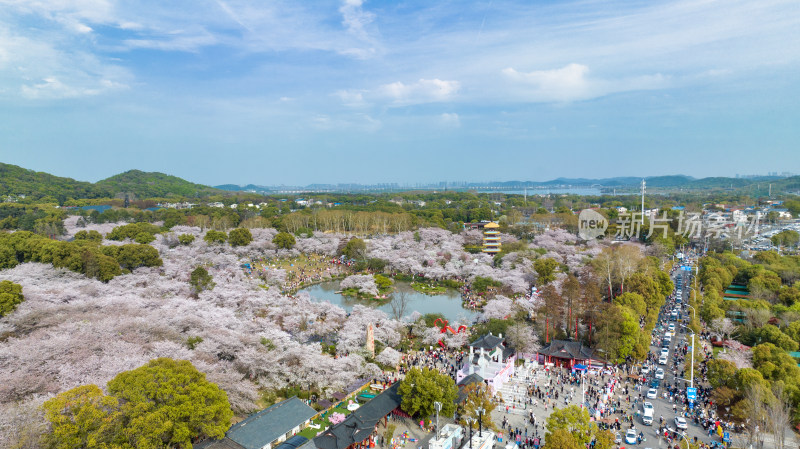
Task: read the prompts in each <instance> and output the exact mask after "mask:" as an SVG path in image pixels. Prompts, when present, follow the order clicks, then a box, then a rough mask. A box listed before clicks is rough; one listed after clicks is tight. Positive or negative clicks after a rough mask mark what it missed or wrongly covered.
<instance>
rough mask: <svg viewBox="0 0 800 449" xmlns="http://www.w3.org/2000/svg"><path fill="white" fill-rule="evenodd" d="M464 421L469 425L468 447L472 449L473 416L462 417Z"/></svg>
mask: <svg viewBox="0 0 800 449" xmlns="http://www.w3.org/2000/svg"><path fill="white" fill-rule="evenodd" d="M464 421H466V422H467V425H468V426H469V449H472V423H473V422H475V418H473V417H471V416H468V417H466V418H464Z"/></svg>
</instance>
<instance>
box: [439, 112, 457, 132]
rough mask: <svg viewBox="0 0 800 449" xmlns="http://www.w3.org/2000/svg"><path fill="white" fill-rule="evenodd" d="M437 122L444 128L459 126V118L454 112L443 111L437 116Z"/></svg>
mask: <svg viewBox="0 0 800 449" xmlns="http://www.w3.org/2000/svg"><path fill="white" fill-rule="evenodd" d="M439 123H440V124H441V125H442V126H444V127H446V128H460V127H461V119H460V118H459V117H458V114H456V113H455V112H445V113H443V114H442V115H440V116H439Z"/></svg>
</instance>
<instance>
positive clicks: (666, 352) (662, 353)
mask: <svg viewBox="0 0 800 449" xmlns="http://www.w3.org/2000/svg"><path fill="white" fill-rule="evenodd" d="M661 355H662V356H669V348H661Z"/></svg>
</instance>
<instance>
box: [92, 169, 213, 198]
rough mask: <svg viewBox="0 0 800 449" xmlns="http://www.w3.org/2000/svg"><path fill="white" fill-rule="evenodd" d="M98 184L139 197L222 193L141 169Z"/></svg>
mask: <svg viewBox="0 0 800 449" xmlns="http://www.w3.org/2000/svg"><path fill="white" fill-rule="evenodd" d="M96 185H97V186H98V187H100V188H103V189H107V190H109V191H112V192H114V193H115V194H122V193H132V194H134V195H136V197H138V198H165V197H171V196H181V197H188V198H193V197H201V196H208V195H214V194H219V193H222V192H220V191H219V190H218V189H214V188H213V187H209V186H204V185H202V184H194V183H192V182H189V181H187V180H185V179H182V178H178V177H177V176H171V175H165V174H164V173H157V172H143V171H140V170H128V171H126V172H125V173H120V174H118V175H114V176H112V177H110V178H106V179H103V180H102V181H98V182H97V184H96Z"/></svg>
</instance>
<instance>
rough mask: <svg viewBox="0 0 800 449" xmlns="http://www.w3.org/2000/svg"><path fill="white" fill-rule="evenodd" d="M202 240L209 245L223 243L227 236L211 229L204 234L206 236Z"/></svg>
mask: <svg viewBox="0 0 800 449" xmlns="http://www.w3.org/2000/svg"><path fill="white" fill-rule="evenodd" d="M203 240H205V241H206V243H208V244H209V245H211V244H214V243H225V241H226V240H228V234H226V233H225V232H223V231H215V230H213V229H212V230H210V231H208V232H206V235H205V237H203Z"/></svg>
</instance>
